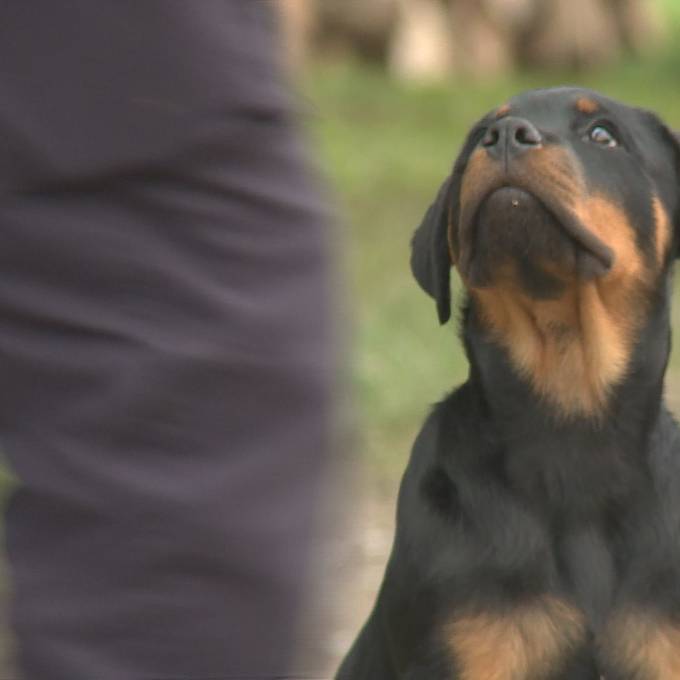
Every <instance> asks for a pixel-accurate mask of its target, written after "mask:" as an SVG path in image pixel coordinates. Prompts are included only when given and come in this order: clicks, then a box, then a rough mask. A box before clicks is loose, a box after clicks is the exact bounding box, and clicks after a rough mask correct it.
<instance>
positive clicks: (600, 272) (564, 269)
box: [411, 88, 680, 411]
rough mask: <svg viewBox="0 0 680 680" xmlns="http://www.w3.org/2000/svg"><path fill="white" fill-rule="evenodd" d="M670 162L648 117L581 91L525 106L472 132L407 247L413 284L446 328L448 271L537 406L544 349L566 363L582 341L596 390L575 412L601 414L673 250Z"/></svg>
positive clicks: (525, 100) (661, 134)
mask: <svg viewBox="0 0 680 680" xmlns="http://www.w3.org/2000/svg"><path fill="white" fill-rule="evenodd" d="M679 159H680V152H679V147H678V144H677V141H676V139H675V137H674V135H673V134H672V133H671V132H670V131H669V130H668V128H666V126H665V125H664V124H663V123H662V122H661V121H660V120H659V119H658V118H657V117H656V116H655V115H654V114H652V113H650V112H647V111H643V110H640V109H637V108H632V107H629V106H625V105H623V104H621V103H619V102H616V101H614V100H612V99H609V98H606V97H603V96H601V95H599V94H596V93H594V92H591V91H588V90H583V89H577V88H557V89H548V90H535V91H530V92H527V93H524V94H521V95H519V96H517V97H515V98H513V99H512V100H510V101H509V102H508V103H507V104H505V105H503V106H501V107H500V108H498V109H496V110H494V111H492V112H490V113H489V114H488V115H486V116H485V117H484V118H482V119H481V120H480V121H479V122H478V123H477V124H476V125H475V126H474V127H473V128H472V130H471V132H470V133H469V135H468V137H467V140H466V141H465V144H464V146H463V149H462V151H461V153H460V156H459V157H458V159H457V161H456V163H455V165H454V168H453V171H452V173H451V175H450V177H449V178H448V179H447V180H446V181H445V183H444V185H443V186H442V188H441V189H440V191H439V194H438V195H437V197H436V199H435V201H434V203H433V204H432V205H431V206H430V208H429V209H428V211H427V214H426V215H425V218H424V219H423V222H422V224H421V225H420V227H419V228H418V229H417V231H416V233H415V235H414V238H413V243H412V258H411V265H412V269H413V272H414V275H415V277H416V279H417V280H418V282H419V283H420V285H421V286H422V287H423V288H424V289H425V290H426V291H427V292H428V293H429V294H430V295H432V296H433V297H434V298H435V300H436V303H437V310H438V314H439V319H440V321H441V322H442V323H444V322H445V321H447V320H448V318H449V316H450V293H449V274H450V268H451V266H452V265H455V266H456V267H457V268H458V271H459V273H460V276H461V279H462V281H463V284H464V285H465V287H466V288H467V290H468V292H469V294H470V297H471V298H472V300H473V303H475V304H476V305H477V306H478V308H479V310H480V316H481V318H483V319H484V320H485V322H486V324H487V326H488V328H489V329H490V331H491V332H492V333H493V334H494V335H495V336H496V338H497V339H498V340H499V341H500V342H501V344H504V345H505V346H506V349H507V350H508V351H509V352H510V354H511V357H512V358H513V361H514V363H515V365H516V366H517V367H518V368H519V370H520V371H521V372H523V373H529V374H530V377H531V379H532V382H534V384H535V386H537V387H539V391H541V392H542V393H545V392H546V390H547V391H548V392H550V389H551V388H548V387H546V386H543V387H540V385H539V384H540V383H541V378H540V377H537V376H538V375H539V374H540V373H541V372H545V371H549V370H552V369H553V368H554V366H553V367H550V366H548V365H545V362H546V361H548V363H549V356H548V359H546V356H547V355H546V351H545V346H543V345H542V346H541V347H537V343H538V344H541V342H542V340H541V338H543V340H545V336H546V335H547V336H552V337H553V339H554V340H555V342H554V343H553V344H554V345H555V347H554V350H555V352H556V353H557V354H558V355H560V356H559V357H557V356H556V357H554V358H555V360H556V361H557V360H558V359H559V361H560V362H562V363H564V361H565V355H566V354H568V353H569V351H571V350H569V347H570V346H571V345H570V343H569V338H575V337H577V336H579V337H580V338H581V341H582V342H581V343H580V350H579V351H580V352H581V354H583V352H584V351H585V350H584V342H586V341H587V342H588V343H593V342H594V343H595V345H594V347H595V349H592V348H591V350H590V351H589V353H588V355H587V356H586V355H583V356H581V359H580V363H581V364H584V365H583V366H582V367H581V370H583V371H590V375H589V378H588V379H589V381H591V382H593V381H594V382H595V383H596V384H595V385H594V386H593V390H591V392H593V394H592V395H591V397H592V399H591V400H590V402H589V404H588V405H586V404H581V406H578V407H576V410H579V409H580V410H586V411H590V410H597V409H596V406H597V403H600V404H601V403H602V401H603V399H604V394H605V392H606V389H607V385H610V384H612V383H613V382H615V381H616V380H617V379H619V378H620V377H621V376H622V375H623V373H624V372H625V369H626V364H627V360H628V355H629V354H630V346H631V344H632V342H633V340H632V338H633V335H634V331H635V328H636V327H639V325H640V323H642V321H641V316H643V313H644V312H643V310H644V308H645V300H646V299H648V298H649V297H650V296H652V295H653V292H654V290H655V288H658V286H659V285H660V281H662V280H664V279H665V276H664V274H665V272H667V270H668V267H669V264H670V261H671V259H672V254H673V253H674V252H675V251H676V250H677V241H678V237H677V230H678V219H677V213H678V203H679V202H678V194H679V192H678V188H679V187H680V177H679V171H678V168H679V167H680V162H679ZM558 336H559V338H561V339H560V340H559V341H558V340H557V339H556V338H557V337H558ZM572 350H573V347H572ZM572 353H573V352H572ZM598 353H599V355H602V354H605V355H606V356H600V357H599V358H598V356H599V355H598ZM538 354H540V357H541V359H540V361H541V362H542V363H543V364H544V365H542V367H541V366H538V365H537V363H536V362H537V361H538V358H537V357H538ZM593 354H595V355H598V356H593ZM548 355H549V352H548ZM593 363H598V366H599V367H598V369H597V370H596V371H595V372H594V374H593V371H591V370H590V369H591V368H592V364H593ZM585 364H588V365H585ZM605 364H606V365H607V367H606V369H605V368H603V367H604V365H605ZM572 368H573V366H572ZM563 377H564V376H563ZM595 393H597V394H595ZM573 398H574V399H576V396H575V395H573ZM570 399H571V397H570ZM567 401H569V400H567ZM577 401H578V399H577ZM586 401H588V400H586ZM562 406H564V404H562ZM572 406H574V405H573V404H572ZM570 408H571V407H568V408H566V410H567V411H568V410H570Z"/></svg>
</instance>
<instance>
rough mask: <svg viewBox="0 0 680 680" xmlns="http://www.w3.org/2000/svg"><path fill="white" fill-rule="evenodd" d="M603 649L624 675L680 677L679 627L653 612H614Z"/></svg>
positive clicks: (657, 678) (661, 679) (660, 679)
mask: <svg viewBox="0 0 680 680" xmlns="http://www.w3.org/2000/svg"><path fill="white" fill-rule="evenodd" d="M599 647H600V649H601V652H602V654H603V656H604V658H606V659H607V660H608V661H609V662H610V663H611V664H612V665H613V666H614V668H616V669H617V670H618V671H619V672H621V673H623V674H624V675H625V677H628V676H630V677H635V678H641V679H642V680H647V679H648V678H649V680H678V678H680V627H678V626H677V625H673V623H672V622H670V621H667V620H664V619H661V618H660V617H658V616H655V615H653V614H649V613H645V612H641V611H635V610H628V611H626V612H624V613H618V614H615V615H614V616H613V617H612V619H611V620H610V622H609V623H608V625H607V626H606V627H605V632H604V634H603V635H602V639H601V640H600V641H599Z"/></svg>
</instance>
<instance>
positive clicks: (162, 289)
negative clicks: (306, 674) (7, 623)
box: [0, 0, 330, 680]
mask: <svg viewBox="0 0 680 680" xmlns="http://www.w3.org/2000/svg"><path fill="white" fill-rule="evenodd" d="M12 4H13V5H17V6H18V5H19V4H20V3H12ZM241 4H242V3H231V2H228V3H222V2H211V1H210V0H201V2H200V3H186V2H183V3H177V2H175V1H174V0H170V1H168V0H159V1H154V2H151V1H150V0H145V2H144V3H138V2H136V0H135V2H121V1H120V0H116V2H111V3H90V1H89V0H82V1H81V2H77V3H74V2H67V3H64V4H63V5H62V3H57V4H52V3H48V2H40V3H26V5H35V6H40V7H41V8H42V10H43V11H44V13H45V14H44V15H41V19H40V20H41V21H43V20H44V21H47V23H49V21H48V19H50V20H52V21H53V24H52V26H51V30H52V31H54V33H55V34H56V35H60V40H62V41H63V50H64V52H63V53H56V54H54V55H53V62H52V64H51V65H50V63H49V62H47V61H41V63H40V64H36V63H33V64H32V68H33V69H40V68H42V69H47V70H49V69H50V68H52V69H53V72H52V73H43V77H44V79H45V80H49V78H62V79H63V80H64V82H66V81H67V80H68V79H73V81H74V82H77V81H78V78H79V77H81V76H82V73H80V72H79V68H80V69H81V70H82V71H86V72H87V73H86V74H85V76H84V79H85V80H86V81H87V82H88V83H90V81H93V78H94V76H93V74H94V73H95V72H96V67H95V66H93V64H92V59H94V60H95V61H96V60H97V58H98V57H97V56H92V55H91V54H88V53H87V52H84V53H83V54H82V59H83V61H84V62H86V63H83V65H82V67H81V66H79V62H78V59H77V58H76V56H77V55H78V53H79V48H78V46H77V43H78V41H79V40H80V41H85V42H86V43H87V46H84V45H81V46H80V48H81V49H82V50H85V47H88V48H91V47H92V46H93V45H94V44H96V42H97V41H96V35H94V34H95V33H96V31H100V32H101V33H102V35H101V36H100V39H101V41H102V42H103V43H105V44H106V49H107V50H111V45H112V44H117V43H116V36H118V39H119V41H120V42H121V43H123V42H125V40H124V39H127V38H129V35H128V32H129V31H131V30H135V31H136V32H137V33H138V34H139V35H141V36H144V37H143V38H141V39H139V40H137V41H136V42H134V41H133V42H134V45H133V47H134V49H136V50H138V54H137V55H132V56H131V55H130V54H129V53H128V54H127V55H126V56H123V55H122V54H121V56H120V59H122V60H123V62H125V63H126V64H128V63H132V62H134V61H135V60H139V61H140V62H141V63H140V68H146V69H147V70H148V71H149V73H150V75H149V76H148V77H149V78H151V75H152V73H153V72H154V69H153V68H151V66H149V64H148V63H147V64H146V65H145V64H144V63H143V62H144V59H147V60H150V61H154V60H157V59H158V58H159V57H158V46H159V44H161V43H162V44H163V45H166V43H167V41H168V40H169V39H170V37H171V36H172V33H173V30H176V32H178V33H179V31H180V28H181V29H182V30H183V31H184V32H185V33H188V34H189V37H187V36H186V35H184V36H183V37H182V39H181V40H183V41H184V43H183V44H182V47H183V48H184V49H186V43H187V41H189V42H190V39H191V40H195V41H196V43H197V44H196V49H197V51H198V52H199V53H200V51H201V49H204V48H205V44H204V45H203V46H200V45H199V44H198V43H199V42H200V41H201V40H202V39H204V42H205V41H206V40H207V39H206V38H205V36H203V34H202V33H201V31H199V30H198V29H197V27H196V26H195V25H192V24H191V22H189V23H188V24H187V23H186V22H179V21H177V23H176V25H174V24H173V25H172V26H170V27H168V25H169V23H170V22H171V21H172V20H176V17H173V16H172V11H170V10H171V9H172V8H179V7H182V8H186V7H193V8H198V7H200V8H201V9H200V10H197V13H198V14H199V15H202V16H201V17H200V18H201V20H202V21H203V22H204V23H206V25H209V24H210V23H211V22H209V21H205V20H206V15H207V14H208V13H209V8H212V9H213V10H214V11H215V13H216V16H215V23H216V24H217V28H215V27H213V28H214V30H216V31H217V30H218V29H219V21H217V19H218V18H219V19H220V21H223V22H226V24H230V25H231V27H232V28H231V29H229V30H232V29H233V23H234V22H233V21H231V23H230V18H231V19H235V18H237V19H239V20H240V21H242V23H243V26H242V27H241V30H242V32H243V38H244V39H245V40H246V43H244V44H243V45H242V46H241V47H239V49H244V50H246V51H248V49H252V50H254V51H255V52H257V50H258V45H257V41H255V42H254V43H253V41H252V40H251V44H250V46H248V45H247V42H248V41H247V38H248V35H249V33H248V32H249V31H250V35H251V38H252V36H254V35H261V34H260V32H259V31H260V29H259V28H255V27H254V24H253V25H251V24H250V23H249V21H250V19H247V20H246V17H245V16H241V15H239V14H238V12H236V14H235V15H234V16H233V17H229V16H228V15H229V12H230V10H229V9H228V8H229V7H236V6H239V5H241ZM245 4H248V3H245ZM255 4H257V3H255ZM89 5H96V6H97V10H95V11H90V10H89V9H88V6H89ZM139 5H141V6H142V7H143V8H144V9H143V10H139V11H137V10H134V9H133V8H134V7H137V6H139ZM100 6H101V7H106V8H107V9H106V12H104V14H108V15H107V16H106V17H105V18H106V22H104V23H102V22H101V20H100V19H101V17H97V16H95V15H96V12H101V7H100ZM64 7H66V9H64ZM152 8H155V10H156V12H157V16H156V17H155V18H154V12H153V11H152ZM168 8H169V9H168ZM33 9H34V12H36V13H38V14H39V10H38V9H36V8H35V7H34V8H33ZM166 9H168V12H169V15H168V16H166V15H165V14H164V12H165V10H166ZM59 12H62V16H61V17H59V16H58V15H59ZM126 12H127V13H128V14H127V15H126ZM220 12H224V13H225V14H220ZM3 13H5V10H4V9H3V10H2V11H0V14H3ZM8 13H9V14H13V15H12V16H7V17H5V19H7V21H4V23H3V17H2V16H0V26H3V28H2V29H0V33H3V32H4V31H6V30H11V31H12V34H13V35H14V36H15V39H16V40H22V41H23V40H29V39H34V40H36V41H37V42H36V44H35V46H34V48H35V50H36V52H40V49H41V44H43V43H42V42H41V40H43V39H47V38H46V37H44V36H42V34H41V32H40V31H38V36H36V35H35V34H34V35H33V36H31V35H30V31H29V32H28V33H26V31H21V30H20V29H21V27H22V25H23V24H22V22H24V24H26V26H25V28H28V27H29V24H30V22H31V21H37V19H35V18H30V17H28V16H27V15H26V16H24V14H22V12H21V11H19V10H16V11H15V10H8ZM64 13H65V14H66V17H65V18H64V16H63V14H64ZM46 15H49V16H46ZM142 19H143V20H145V21H147V24H145V25H140V21H142ZM76 20H77V21H76ZM69 22H76V24H75V26H74V25H72V24H71V23H69ZM88 22H89V23H88ZM154 22H155V23H154ZM201 25H202V24H201ZM8 26H9V29H8ZM171 29H172V30H171ZM193 29H196V30H195V31H194V32H193V33H192V30H193ZM251 29H252V30H251ZM225 30H226V29H225ZM229 30H226V34H225V35H226V37H228V34H229ZM145 33H148V35H146V36H145ZM159 33H160V34H161V36H160V38H159ZM83 36H85V37H83ZM0 37H1V36H0ZM208 37H210V36H208ZM212 38H213V39H214V35H213V36H212ZM50 39H51V38H50ZM1 42H2V41H1V40H0V43H1ZM74 43H76V47H74ZM145 46H146V47H148V53H147V52H145V49H146V47H145ZM166 47H167V50H168V51H173V50H174V49H175V46H173V45H171V44H167V45H166ZM210 47H211V49H212V48H213V47H214V46H213V45H211V46H210ZM119 48H120V49H123V48H122V47H121V46H120V45H119ZM125 48H126V49H128V50H129V49H131V46H130V45H129V44H127V43H126V44H125ZM12 49H13V48H12V46H11V44H10V45H9V46H8V45H7V44H5V45H4V46H3V47H2V48H0V52H5V53H7V54H5V56H9V57H12V56H13V55H14V56H16V55H15V53H14V52H12ZM51 49H56V46H52V48H51ZM154 50H155V51H154ZM225 50H226V48H225ZM15 51H16V52H17V53H22V54H24V53H25V50H23V48H22V47H21V46H17V47H16V50H15ZM228 52H229V50H226V52H225V53H228ZM173 55H174V56H173V57H172V58H170V57H168V59H169V61H170V62H171V63H170V64H168V68H178V64H179V65H181V64H183V63H185V62H186V63H185V66H186V69H187V71H190V70H191V67H192V62H191V60H192V55H191V54H189V55H186V56H185V57H184V61H183V60H182V59H179V60H178V59H177V55H176V54H174V52H173ZM203 56H205V55H203ZM213 56H214V58H215V59H216V60H219V56H220V54H219V53H216V54H215V55H213ZM223 56H224V55H223ZM1 57H2V55H0V71H5V72H4V73H0V81H4V82H5V83H6V84H7V83H8V84H9V86H8V88H5V89H6V91H8V92H10V94H12V93H14V96H15V100H10V102H9V103H7V102H6V101H3V102H2V103H0V126H2V127H3V128H4V130H5V131H6V132H7V133H10V132H11V133H12V134H11V135H10V137H9V140H10V143H11V147H12V159H13V160H12V162H13V166H12V168H10V170H11V172H10V173H9V174H8V175H6V176H5V177H4V178H3V183H6V184H7V187H8V188H7V190H6V191H4V193H3V194H2V196H0V234H1V235H2V236H1V239H0V280H1V281H2V285H0V376H2V385H3V386H2V390H0V446H1V447H2V449H3V451H4V452H5V454H6V455H7V456H8V458H9V460H10V461H11V464H12V466H13V469H14V471H15V473H16V474H17V476H18V478H19V481H20V488H19V490H18V491H17V492H16V494H15V495H14V497H13V499H12V501H11V504H10V508H9V510H8V514H7V542H8V552H9V557H10V564H11V572H12V576H13V588H14V606H13V620H14V624H15V627H16V632H17V635H18V641H19V647H20V650H19V656H20V666H21V668H22V670H23V671H24V672H25V674H26V677H27V678H31V679H32V680H33V679H39V678H50V680H62V679H63V680H78V679H80V678H83V679H88V680H90V679H91V678H96V679H97V680H122V679H123V678H140V677H154V678H166V677H167V678H169V677H172V678H204V677H211V678H212V677H219V678H241V677H243V678H256V677H273V676H276V675H284V674H285V673H286V672H288V671H289V669H288V664H289V660H290V659H289V656H290V653H291V646H292V643H293V637H294V632H295V615H296V612H297V610H298V607H299V604H300V599H299V598H300V595H301V592H302V590H303V589H304V585H305V569H306V567H307V562H306V558H307V549H308V547H309V538H310V528H311V524H312V522H313V512H314V501H315V500H316V499H315V490H316V487H317V483H318V481H319V473H320V464H321V458H322V456H323V452H324V450H325V447H326V444H327V433H328V428H327V425H328V386H329V380H328V378H329V368H328V367H329V357H328V335H327V334H328V326H327V323H326V321H327V318H328V315H329V314H330V310H329V309H328V302H329V299H328V280H327V271H326V267H327V262H326V251H325V239H326V234H325V233H324V219H323V217H322V214H321V212H320V211H319V209H318V206H317V205H316V203H315V199H314V197H313V196H314V192H313V191H312V188H311V187H310V184H309V181H308V178H307V177H306V173H305V169H304V162H303V161H302V160H301V159H300V156H299V150H298V146H297V142H296V141H295V139H294V136H293V134H292V131H291V128H290V126H289V124H288V122H287V119H286V114H285V112H284V111H283V109H282V108H281V102H282V100H280V101H277V102H275V105H273V106H272V107H271V108H267V106H265V105H263V103H260V104H257V102H256V101H255V99H256V97H250V96H245V95H244V97H243V99H242V102H244V105H243V106H233V107H232V106H231V104H233V103H234V102H236V103H237V104H238V103H239V94H238V92H232V93H231V94H228V93H221V94H220V96H218V97H217V100H223V101H222V104H223V106H222V107H220V106H218V105H217V104H219V103H220V101H217V103H215V102H214V101H213V100H212V99H211V98H210V97H207V99H210V102H208V103H206V101H201V102H198V103H197V102H196V101H191V99H190V98H186V100H185V99H184V98H183V97H182V96H181V93H179V92H175V95H176V96H175V100H176V101H175V102H174V103H175V104H177V103H178V102H179V103H180V104H182V103H183V104H184V105H185V106H186V109H185V111H184V113H183V115H184V116H186V117H188V118H186V117H185V118H183V119H182V121H181V124H180V128H181V130H180V131H179V132H178V133H177V134H178V136H174V135H175V132H173V134H169V133H168V134H167V135H165V132H166V131H167V130H170V129H171V128H172V126H166V128H165V129H161V130H160V131H158V130H157V131H154V130H152V129H149V130H148V136H145V135H143V134H141V133H140V139H141V140H142V141H143V143H144V144H149V148H148V149H141V150H139V149H135V148H134V145H130V144H128V143H127V142H128V141H129V140H127V138H126V136H125V130H124V129H122V128H121V127H119V126H118V125H117V121H119V120H120V119H121V118H125V116H127V115H128V114H129V113H130V112H129V106H133V105H136V104H130V102H129V101H128V100H127V99H121V100H120V103H119V107H120V109H121V111H120V112H118V113H117V112H116V111H115V110H114V111H109V110H108V109H107V111H104V110H103V109H102V110H101V111H100V110H98V105H95V104H93V103H92V101H89V100H88V101H86V102H84V101H73V102H71V108H70V109H69V103H68V102H67V103H64V102H61V103H60V104H59V106H56V104H55V107H56V108H58V109H59V111H57V112H56V114H57V117H58V114H59V113H60V112H62V113H63V112H69V111H70V112H71V114H70V115H72V116H73V117H74V118H75V119H78V118H82V119H83V121H84V119H85V118H86V117H87V116H89V115H101V116H103V117H104V118H105V119H106V120H108V118H106V117H107V116H108V117H109V118H110V119H111V120H110V121H109V123H108V128H110V129H108V128H107V122H106V120H100V121H99V124H94V123H92V122H91V121H90V122H85V121H84V122H83V128H84V130H86V131H87V134H88V135H92V134H96V135H106V134H109V133H110V134H111V135H112V136H113V137H115V136H116V135H118V136H122V137H121V141H119V142H118V143H119V144H120V151H121V154H119V155H118V154H116V152H115V149H114V148H112V147H111V144H109V143H105V142H103V141H102V140H101V139H98V138H97V139H92V138H90V137H88V136H84V137H83V138H82V139H80V138H79V137H78V135H77V131H76V130H75V128H72V127H71V123H69V122H68V121H66V120H63V121H61V123H60V124H56V123H54V121H52V122H50V121H49V119H48V117H45V116H44V115H43V114H44V112H40V113H38V112H37V109H32V108H31V104H32V103H33V104H35V105H36V106H37V105H38V104H41V103H43V102H42V99H41V97H43V95H44V93H41V94H40V96H39V94H38V92H37V90H36V91H35V92H28V93H26V92H23V93H17V92H14V90H12V80H11V79H12V73H10V72H9V71H6V70H5V68H7V69H10V68H11V67H12V66H15V67H16V66H17V63H16V60H15V62H12V60H11V59H10V60H9V62H8V61H3V59H2V58H1ZM90 57H91V58H90ZM99 58H100V59H101V60H103V63H102V64H101V65H100V68H101V69H102V74H103V75H106V73H107V69H111V68H114V66H112V63H113V62H115V60H116V58H117V55H116V54H115V53H113V54H112V53H110V52H108V53H106V54H104V53H102V54H101V55H99ZM60 59H61V61H60ZM203 61H204V62H205V63H206V64H208V63H209V60H207V59H205V60H203ZM246 61H247V60H246ZM3 63H4V64H5V67H3V66H2V64H3ZM245 63H246V62H243V63H242V64H241V66H244V64H245ZM262 63H266V61H265V62H262ZM257 64H258V62H257V61H256V60H255V61H253V62H252V63H251V66H252V67H253V68H255V71H256V72H257ZM157 65H158V64H157ZM235 67H236V65H234V64H232V68H235ZM216 68H217V67H216ZM92 69H94V70H92ZM33 75H35V73H34V74H33ZM184 75H186V74H184ZM266 75H267V74H266V73H265V74H264V75H263V74H260V82H261V80H262V78H263V77H265V76H266ZM32 77H33V76H32ZM121 77H122V76H121ZM129 77H130V79H131V81H132V83H131V86H130V92H132V89H133V88H132V86H133V85H134V86H135V87H137V86H140V83H138V82H136V81H135V79H136V76H135V75H134V74H130V76H129ZM172 77H173V78H174V77H175V76H174V75H173V76H172ZM176 77H177V83H176V84H177V86H178V87H179V86H180V85H181V84H182V77H183V76H182V74H180V75H178V76H176ZM253 77H257V76H256V73H255V74H253ZM171 79H172V78H171ZM206 79H207V80H209V79H208V78H207V77H206ZM223 80H224V78H222V77H219V78H216V79H215V81H216V82H222V81H223ZM226 80H228V78H226ZM237 80H238V79H237ZM68 82H69V83H70V85H68V86H66V89H67V90H68V89H69V88H72V87H73V83H72V82H71V80H68ZM234 82H236V81H234ZM271 82H272V83H274V82H275V81H274V79H273V78H272V81H271ZM156 84H157V83H156V81H154V80H153V78H151V80H150V81H149V88H150V89H151V90H152V92H151V93H148V97H149V100H150V101H152V104H150V105H153V106H155V107H157V108H158V109H159V111H160V113H159V125H160V126H161V127H162V126H163V124H164V123H163V121H164V116H165V115H166V114H167V111H164V109H163V107H164V106H165V105H167V104H168V102H167V101H159V100H154V96H153V89H154V87H155V86H156ZM36 87H37V86H36ZM55 87H56V86H55ZM118 87H119V88H120V94H121V96H122V95H124V94H125V93H126V91H127V90H126V88H125V87H124V86H123V85H121V84H120V83H119V84H118ZM205 87H207V85H206V86H205ZM171 89H172V88H169V91H170V90H171ZM213 94H214V92H213V93H211V96H212V95H213ZM227 94H228V96H227ZM246 94H248V93H246ZM250 94H252V93H250ZM143 95H144V93H143V92H141V91H139V92H137V93H135V95H134V96H143ZM31 96H32V97H34V101H33V102H31V101H30V97H31ZM83 96H85V95H83ZM131 96H132V94H131ZM258 96H259V95H258ZM27 97H28V99H27ZM248 99H252V101H249V102H247V101H246V100H248ZM95 101H99V100H97V98H96V96H95ZM115 101H116V100H115V98H110V97H108V96H106V97H104V96H103V95H102V102H103V103H104V104H105V105H106V107H109V108H110V106H111V105H113V104H114V103H115ZM213 104H215V107H214V108H211V107H212V106H213ZM18 111H21V112H22V115H19V114H18V113H17V114H16V116H15V115H14V112H18ZM24 114H26V115H29V114H34V116H33V118H30V116H29V119H28V120H27V119H25V118H24V117H23V115H24ZM117 115H118V118H117V117H116V116H117ZM130 120H137V119H135V117H134V116H130ZM151 120H152V119H151V118H150V119H149V120H148V121H141V119H140V120H137V122H140V121H141V122H140V124H142V123H143V124H144V125H148V124H150V122H149V121H151ZM165 122H167V121H165ZM175 124H177V121H176V120H175V121H174V123H173V125H175ZM74 125H75V124H74ZM50 126H52V127H50ZM92 126H93V127H92ZM14 133H16V134H14ZM62 133H63V136H69V135H70V136H71V137H72V138H73V140H76V141H78V140H79V141H80V142H81V143H82V144H83V145H88V144H91V146H90V147H89V149H86V150H84V151H83V152H82V153H80V152H78V150H77V149H73V148H71V146H69V145H66V146H63V145H62V142H63V141H64V140H63V136H62V138H59V135H60V134H62ZM138 133H139V131H131V132H130V134H138ZM98 144H99V145H101V149H97V148H96V147H97V145H98ZM138 151H139V153H138ZM69 153H71V154H72V157H69V155H68V154H69ZM53 154H56V155H53ZM55 159H56V160H55ZM60 160H61V161H62V165H63V167H55V165H54V162H53V161H55V162H57V161H60Z"/></svg>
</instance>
